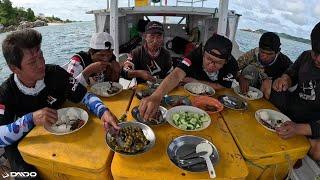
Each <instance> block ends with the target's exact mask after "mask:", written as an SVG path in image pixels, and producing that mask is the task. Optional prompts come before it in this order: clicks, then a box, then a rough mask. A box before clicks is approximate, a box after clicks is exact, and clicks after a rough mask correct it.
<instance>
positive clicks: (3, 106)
mask: <svg viewBox="0 0 320 180" xmlns="http://www.w3.org/2000/svg"><path fill="white" fill-rule="evenodd" d="M5 109H6V106H5V105H3V104H0V115H4V110H5Z"/></svg>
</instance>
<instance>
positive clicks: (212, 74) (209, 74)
mask: <svg viewBox="0 0 320 180" xmlns="http://www.w3.org/2000/svg"><path fill="white" fill-rule="evenodd" d="M203 71H204V72H205V73H206V74H207V76H208V77H209V79H210V80H212V81H216V80H218V74H219V71H216V72H213V73H209V72H207V71H206V70H205V69H204V68H203Z"/></svg>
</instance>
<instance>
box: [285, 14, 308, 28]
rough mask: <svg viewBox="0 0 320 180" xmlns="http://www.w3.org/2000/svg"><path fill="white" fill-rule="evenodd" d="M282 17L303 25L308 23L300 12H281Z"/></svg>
mask: <svg viewBox="0 0 320 180" xmlns="http://www.w3.org/2000/svg"><path fill="white" fill-rule="evenodd" d="M281 16H282V17H284V18H285V19H288V20H289V21H291V22H293V23H294V24H297V25H300V26H303V25H307V24H308V19H307V18H306V17H305V16H304V15H301V14H298V15H297V14H289V13H282V14H281Z"/></svg>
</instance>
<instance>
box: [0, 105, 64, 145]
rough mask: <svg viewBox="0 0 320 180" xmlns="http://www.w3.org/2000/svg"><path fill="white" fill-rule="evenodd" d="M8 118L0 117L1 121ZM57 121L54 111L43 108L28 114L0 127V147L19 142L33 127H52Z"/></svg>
mask: <svg viewBox="0 0 320 180" xmlns="http://www.w3.org/2000/svg"><path fill="white" fill-rule="evenodd" d="M4 118H8V116H5V115H0V119H1V121H4ZM57 119H58V116H57V112H56V110H54V109H50V108H43V109H40V110H38V111H35V112H33V113H28V114H26V115H24V116H22V117H21V118H18V119H17V120H16V121H14V122H12V123H10V124H6V125H1V126H0V147H6V146H9V145H11V144H13V143H15V142H17V141H18V140H20V139H21V138H22V137H23V136H24V135H25V134H26V133H27V132H29V131H30V130H31V129H32V128H33V127H34V126H35V125H44V124H48V125H52V124H53V123H55V122H56V121H57Z"/></svg>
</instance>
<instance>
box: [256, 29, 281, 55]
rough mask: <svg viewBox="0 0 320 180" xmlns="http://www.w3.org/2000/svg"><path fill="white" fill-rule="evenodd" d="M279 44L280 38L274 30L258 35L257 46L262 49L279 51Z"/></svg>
mask: <svg viewBox="0 0 320 180" xmlns="http://www.w3.org/2000/svg"><path fill="white" fill-rule="evenodd" d="M280 45H281V43H280V38H279V36H278V35H277V34H276V33H274V32H266V33H263V34H262V36H261V37H260V41H259V48H261V49H263V50H266V51H274V52H275V53H278V52H279V51H280Z"/></svg>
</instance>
